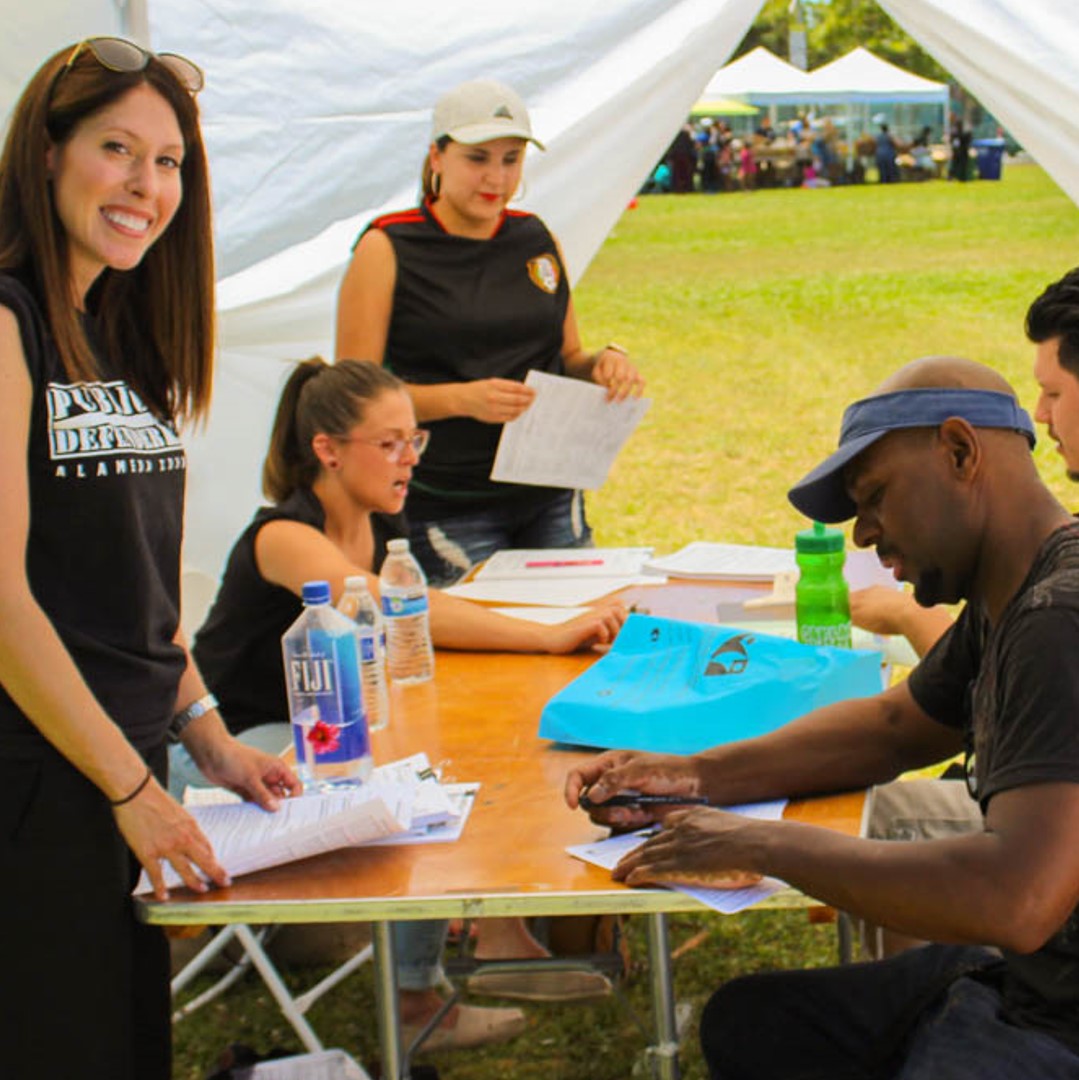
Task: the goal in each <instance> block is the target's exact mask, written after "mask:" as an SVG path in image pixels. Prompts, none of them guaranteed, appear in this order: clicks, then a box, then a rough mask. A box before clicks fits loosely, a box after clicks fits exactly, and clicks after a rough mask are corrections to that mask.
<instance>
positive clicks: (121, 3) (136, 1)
mask: <svg viewBox="0 0 1079 1080" xmlns="http://www.w3.org/2000/svg"><path fill="white" fill-rule="evenodd" d="M117 6H118V7H119V8H120V26H121V29H122V32H123V34H124V36H125V37H129V38H131V40H132V41H137V42H139V43H140V44H141V45H146V46H149V45H150V12H149V9H148V8H147V0H117Z"/></svg>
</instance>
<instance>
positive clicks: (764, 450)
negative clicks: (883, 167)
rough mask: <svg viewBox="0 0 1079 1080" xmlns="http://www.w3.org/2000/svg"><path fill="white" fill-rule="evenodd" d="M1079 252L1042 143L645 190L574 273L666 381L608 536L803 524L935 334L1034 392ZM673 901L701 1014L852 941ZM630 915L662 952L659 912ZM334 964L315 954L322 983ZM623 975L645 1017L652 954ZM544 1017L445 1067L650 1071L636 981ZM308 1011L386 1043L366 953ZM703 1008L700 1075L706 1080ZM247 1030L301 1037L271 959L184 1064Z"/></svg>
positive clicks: (474, 1071) (355, 1047) (774, 540)
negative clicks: (725, 983) (743, 188)
mask: <svg viewBox="0 0 1079 1080" xmlns="http://www.w3.org/2000/svg"><path fill="white" fill-rule="evenodd" d="M1076 264H1079V211H1077V209H1076V207H1075V206H1074V205H1073V204H1072V203H1071V202H1070V201H1069V200H1068V199H1067V198H1066V197H1065V196H1064V195H1063V194H1062V193H1061V192H1060V191H1059V190H1058V189H1057V188H1056V187H1055V186H1054V185H1053V184H1052V182H1051V181H1049V180H1048V179H1047V178H1046V176H1045V175H1044V173H1042V172H1041V170H1040V169H1038V168H1036V167H1034V166H1017V165H1012V164H1006V165H1005V169H1004V178H1003V180H1002V181H1001V182H1000V183H992V182H976V183H970V184H966V185H958V184H946V183H943V182H932V183H925V184H904V185H895V186H890V187H878V186H875V185H874V186H866V187H852V188H835V189H831V190H815V191H801V190H795V191H760V192H755V193H751V194H729V195H717V196H700V195H688V196H681V197H677V196H650V197H647V198H642V199H641V200H640V203H639V205H638V207H637V208H636V209H634V210H629V211H627V212H626V213H625V214H624V215H623V217H622V219H621V221H620V222H619V223H618V226H617V227H616V229H615V230H614V232H613V233H612V235H611V236H610V238H609V239H608V241H607V243H606V244H605V246H604V248H603V250H602V251H601V252H600V254H599V255H598V257H597V258H596V260H595V261H594V262H593V264H592V266H591V267H590V268H589V270H588V272H587V274H586V275H585V277H584V279H583V280H582V281H581V282H580V284H579V285H578V287H577V289H576V293H575V296H576V306H577V312H578V318H579V321H580V324H581V329H582V336H583V337H584V340H585V341H586V342H589V343H592V345H593V346H596V345H598V344H600V343H602V342H604V341H609V340H615V341H619V342H621V343H622V344H623V345H625V346H627V347H628V348H630V350H631V352H632V354H633V355H634V357H635V358H636V359H637V361H638V363H639V364H640V365H641V367H642V369H643V371H644V374H645V377H646V378H647V380H648V390H647V394H648V396H649V397H650V398H651V399H652V408H651V410H650V412H649V414H648V416H647V417H646V418H645V421H644V422H643V424H642V426H641V428H640V429H639V430H638V432H637V433H636V434H635V435H634V437H633V439H632V440H631V441H630V443H629V444H628V445H627V447H626V449H625V451H624V452H623V454H622V456H621V458H620V460H619V461H618V463H617V465H616V467H615V470H614V472H613V474H612V477H611V479H610V482H609V483H608V484H607V486H606V487H605V488H604V489H603V490H602V491H600V492H597V493H595V494H594V495H592V496H590V498H589V504H588V505H589V514H590V517H591V520H592V524H593V526H594V528H595V531H596V539H597V542H598V543H600V544H604V545H614V544H652V545H654V546H655V547H656V549H657V551H672V550H675V549H677V548H678V547H680V546H681V545H683V544H684V543H687V542H689V541H690V540H695V539H712V540H720V539H723V540H734V541H746V542H757V543H766V544H775V545H787V544H789V543H791V542H792V537H793V534H794V532H795V531H796V530H797V529H799V528H801V527H804V523H803V522H802V521H801V520H800V519H799V517H798V516H797V514H796V513H795V512H794V511H793V510H792V509H791V508H790V507H789V505H788V504H787V501H786V498H785V493H786V490H787V488H788V487H789V486H790V484H791V483H792V482H793V481H795V480H796V479H798V477H799V476H801V474H802V473H803V472H804V471H805V470H807V469H808V468H810V467H811V466H812V465H813V464H815V463H816V461H817V460H818V459H819V458H820V457H821V456H822V455H823V454H824V453H826V452H827V451H828V450H829V449H830V448H831V447H832V446H834V443H835V439H836V434H837V432H838V427H839V419H840V415H841V413H842V410H843V407H844V406H845V405H846V404H847V403H848V402H849V401H851V400H853V399H855V398H858V397H861V396H863V395H865V394H866V393H868V392H869V391H871V390H872V389H873V388H874V387H875V386H876V385H877V383H879V382H880V381H881V380H882V379H883V378H884V377H885V376H886V375H888V374H889V373H890V372H891V371H892V370H894V369H895V368H896V367H898V366H899V365H900V364H901V363H903V362H905V361H906V360H910V359H913V358H915V357H918V356H926V355H930V354H954V355H962V356H969V357H971V358H973V359H976V360H982V361H984V362H986V363H989V364H992V365H993V366H995V367H997V368H998V369H999V370H1000V371H1002V372H1003V373H1004V374H1005V375H1007V376H1008V378H1009V379H1011V381H1012V382H1013V384H1014V385H1015V387H1016V389H1017V390H1018V391H1019V394H1020V397H1021V398H1022V399H1023V401H1024V403H1025V404H1027V405H1028V406H1032V405H1033V401H1034V381H1033V379H1032V377H1031V375H1030V366H1031V363H1032V359H1033V349H1032V347H1031V346H1030V345H1029V344H1028V343H1027V342H1026V340H1025V338H1024V336H1023V329H1022V325H1023V316H1024V314H1025V311H1026V308H1027V306H1028V305H1029V303H1030V301H1031V300H1032V299H1033V298H1034V296H1035V295H1036V294H1037V293H1038V292H1040V290H1041V289H1042V288H1043V287H1044V286H1045V285H1046V284H1048V282H1050V281H1051V280H1054V279H1055V278H1057V277H1059V276H1060V275H1061V274H1062V273H1063V272H1064V271H1065V270H1067V269H1069V268H1071V267H1072V266H1074V265H1076ZM1037 454H1038V458H1039V463H1040V465H1041V466H1042V469H1043V473H1044V475H1046V477H1047V478H1048V479H1049V481H1050V484H1051V486H1052V487H1053V489H1054V490H1055V491H1056V492H1057V493H1058V495H1060V497H1061V498H1062V499H1063V500H1064V501H1065V503H1066V504H1068V505H1072V506H1076V505H1079V492H1076V491H1075V489H1074V488H1071V487H1070V486H1069V485H1068V484H1067V481H1066V480H1065V478H1064V473H1063V470H1062V468H1061V465H1060V462H1059V459H1058V458H1057V456H1056V455H1055V454H1054V453H1053V452H1052V448H1051V447H1048V446H1046V445H1042V446H1039V448H1038V451H1037ZM671 922H672V939H673V944H674V946H675V947H676V948H677V947H678V946H679V945H681V944H683V943H685V942H687V941H688V940H690V939H694V938H695V937H697V936H698V935H700V934H702V933H706V934H707V936H706V937H705V938H704V939H703V940H702V941H700V943H699V944H698V945H697V946H696V947H694V948H692V949H690V950H689V951H687V952H685V953H684V955H682V956H680V957H679V958H678V959H677V960H676V961H675V980H676V990H677V996H678V998H679V1000H682V1001H687V1002H689V1003H690V1004H691V1005H692V1006H693V1007H694V1016H696V1014H697V1013H699V1008H700V1006H701V1005H702V1004H703V1003H704V1001H705V1000H706V999H707V997H708V994H709V993H710V992H711V990H712V989H713V988H714V987H715V986H716V985H718V984H719V983H720V982H721V981H722V980H723V979H725V978H728V977H730V976H731V975H734V974H737V973H739V972H747V971H754V970H761V969H765V968H777V967H792V966H804V965H814V964H822V963H827V962H829V961H830V960H831V959H832V958H833V957H834V955H835V944H834V940H835V939H834V931H833V929H832V928H831V927H821V926H810V925H809V923H808V921H807V919H806V916H805V913H804V912H759V913H753V914H749V915H745V916H740V917H737V918H724V917H721V916H696V917H687V916H679V917H677V918H673V919H672V920H671ZM631 932H632V935H633V954H634V958H635V960H637V961H638V962H643V961H644V958H645V954H646V950H645V945H644V941H643V937H642V936H641V928H640V927H639V925H636V924H631ZM319 974H321V973H320V972H317V971H314V972H302V973H299V972H297V973H295V977H296V978H297V979H298V980H299V981H300V982H301V983H302V985H304V986H307V985H310V984H311V983H312V982H313V981H314V980H315V979H316V978H317V977H318V976H319ZM290 977H293V976H290ZM200 985H201V984H200ZM627 991H628V994H629V996H630V999H631V1001H632V1002H633V1004H634V1007H635V1008H636V1010H637V1011H638V1012H639V1014H640V1015H641V1016H644V1017H647V1016H648V1015H649V1011H648V1010H649V1005H648V986H647V979H646V978H645V977H644V975H643V974H642V973H641V972H640V971H638V972H637V973H636V974H634V975H633V976H631V978H630V979H629V980H628V983H627ZM528 1016H529V1028H528V1031H527V1032H526V1033H525V1034H524V1035H523V1036H522V1037H521V1038H519V1039H518V1040H516V1041H515V1042H513V1043H511V1044H509V1046H507V1047H502V1048H494V1049H491V1050H488V1051H479V1052H475V1053H471V1054H468V1053H466V1054H453V1055H445V1056H441V1057H439V1058H437V1059H433V1060H436V1061H437V1064H438V1067H439V1070H440V1073H441V1076H442V1077H443V1080H494V1078H495V1077H504V1076H513V1077H514V1078H515V1080H533V1078H535V1080H540V1078H541V1077H542V1078H544V1080H550V1078H562V1080H629V1078H630V1077H631V1076H633V1075H648V1074H647V1073H643V1072H640V1073H634V1063H635V1062H638V1059H639V1056H640V1053H641V1051H642V1048H643V1046H644V1045H645V1042H644V1039H643V1038H642V1036H641V1035H640V1033H639V1032H638V1030H637V1028H636V1027H635V1026H634V1023H633V1021H632V1019H631V1018H630V1015H629V1013H627V1012H626V1011H625V1010H624V1009H623V1008H622V1007H621V1006H620V1005H619V1003H618V1002H617V1001H611V1002H604V1003H600V1004H598V1005H596V1004H590V1005H576V1006H534V1007H531V1008H529V1010H528ZM310 1017H311V1021H312V1023H313V1024H314V1026H315V1029H316V1030H317V1031H318V1032H319V1033H320V1035H321V1036H322V1037H323V1038H324V1040H325V1041H326V1044H327V1045H330V1046H335V1045H336V1046H341V1047H343V1048H345V1049H346V1050H349V1051H350V1052H352V1053H354V1054H356V1055H357V1056H358V1057H360V1058H362V1059H364V1060H366V1061H368V1062H369V1061H370V1060H371V1059H372V1058H373V1057H375V1056H377V1047H376V1044H375V1040H374V1037H373V1030H374V1019H373V992H372V987H371V973H370V969H369V968H367V969H361V970H360V971H359V972H357V973H356V974H355V975H353V976H351V978H350V979H349V980H348V981H347V982H346V983H344V984H342V985H341V986H340V987H339V988H337V989H336V990H335V991H333V992H332V993H331V994H330V995H329V996H328V997H327V998H325V999H323V1000H322V1001H321V1002H319V1003H318V1004H317V1005H316V1006H315V1008H314V1009H313V1010H312V1012H311V1014H310ZM694 1022H695V1021H694ZM693 1030H694V1029H693V1027H692V1025H691V1028H690V1033H689V1036H688V1038H687V1042H686V1049H685V1053H684V1055H683V1057H682V1062H683V1075H684V1077H685V1080H703V1078H704V1075H705V1074H704V1069H703V1065H702V1063H701V1059H700V1055H699V1052H698V1051H697V1047H696V1038H695V1035H694V1034H693ZM230 1041H241V1042H246V1043H249V1044H251V1045H253V1046H255V1047H256V1048H258V1049H261V1050H263V1051H265V1050H268V1049H269V1048H270V1047H272V1046H274V1045H282V1046H289V1047H294V1048H295V1049H296V1050H297V1051H298V1050H299V1044H298V1042H297V1040H296V1038H295V1036H294V1035H293V1033H292V1030H291V1028H290V1027H289V1026H288V1024H287V1023H286V1022H285V1021H284V1020H283V1019H282V1018H281V1017H280V1014H279V1013H278V1011H277V1009H276V1007H275V1006H274V1004H273V1002H272V1001H271V1000H270V998H269V996H268V995H267V994H266V992H265V991H264V990H263V989H262V984H261V982H260V981H259V980H258V979H257V978H249V979H248V980H247V981H246V982H245V983H243V984H241V985H239V986H237V987H235V988H233V989H232V990H231V991H230V992H229V993H228V994H227V995H226V997H225V998H224V999H223V1000H222V1001H220V1002H218V1003H215V1004H214V1005H212V1006H210V1007H208V1008H206V1009H203V1010H202V1011H201V1012H199V1013H197V1014H196V1015H195V1016H194V1017H192V1018H190V1019H188V1020H185V1021H184V1022H182V1023H181V1024H179V1025H178V1027H177V1030H176V1051H177V1066H176V1070H175V1075H176V1077H177V1078H178V1080H196V1078H200V1077H202V1076H204V1075H205V1074H206V1072H207V1071H209V1069H210V1066H211V1065H212V1063H213V1061H214V1059H215V1058H216V1055H217V1054H218V1053H219V1052H220V1050H221V1049H223V1047H224V1046H225V1045H226V1044H227V1043H228V1042H230ZM420 1060H421V1061H422V1060H424V1059H423V1058H422V1057H421V1058H420Z"/></svg>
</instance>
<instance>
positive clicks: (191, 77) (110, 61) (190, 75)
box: [57, 37, 206, 94]
mask: <svg viewBox="0 0 1079 1080" xmlns="http://www.w3.org/2000/svg"><path fill="white" fill-rule="evenodd" d="M83 49H89V50H90V52H92V53H93V54H94V59H95V60H96V61H97V62H98V63H99V64H100V65H101V66H102V67H104V68H108V69H109V71H124V72H131V71H142V70H144V69H145V67H146V65H147V64H149V63H150V61H151V60H159V61H160V62H161V63H162V64H164V65H165V67H167V68H168V69H169V71H171V72H172V73H173V75H175V76H176V78H177V79H179V80H180V84H181V85H182V86H183V87H184V89H185V90H187V91H188V93H190V94H197V93H198V92H199V91H200V90H201V89H202V88H203V86H204V85H205V83H206V79H205V77H204V76H203V74H202V68H200V67H199V66H198V65H197V64H195V63H192V61H190V60H188V59H187V57H185V56H180V55H179V54H178V53H167V52H166V53H155V52H150V50H149V49H144V48H143V47H142V46H141V45H136V44H135V42H133V41H128V40H127V39H126V38H118V37H92V38H84V39H83V40H82V41H80V42H79V43H78V45H76V46H75V48H74V49H72V51H71V55H70V56H69V57H68V59H67V63H66V64H65V65H64V67H63V70H62V71H61V72H60V74H59V76H58V77H57V82H59V80H60V79H61V78H63V76H64V75H65V74H67V72H68V71H70V70H71V68H72V65H73V64H74V63H75V61H76V60H77V59H78V58H79V56H80V55H81V53H82V51H83Z"/></svg>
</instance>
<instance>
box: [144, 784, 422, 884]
mask: <svg viewBox="0 0 1079 1080" xmlns="http://www.w3.org/2000/svg"><path fill="white" fill-rule="evenodd" d="M402 794H403V789H401V788H400V787H397V786H395V785H384V784H380V783H378V782H376V781H374V780H370V781H368V782H367V783H366V784H364V785H363V786H362V787H358V788H349V789H346V790H341V791H330V792H320V793H318V794H313V795H301V796H300V797H299V798H296V799H284V800H282V802H281V807H280V809H279V810H277V811H275V812H273V813H271V812H269V811H266V810H263V809H262V808H261V807H259V806H256V805H255V804H254V803H241V804H240V805H238V806H237V805H235V804H230V803H221V804H217V805H211V806H193V807H191V808H190V813H191V815H192V816H193V817H194V818H195V820H196V821H197V822H198V824H199V827H200V828H201V829H202V831H203V832H204V833H205V834H206V837H207V839H208V840H209V841H210V843H211V845H212V846H213V849H214V854H215V855H216V856H217V861H218V862H219V863H220V864H221V865H222V866H223V867H224V868H225V870H226V871H227V872H228V873H229V875H230V876H231V877H239V876H240V875H242V874H250V873H252V872H254V871H255V870H265V869H266V868H267V867H270V866H280V865H281V864H282V863H288V862H295V861H296V860H298V859H306V858H308V857H309V856H311V855H320V854H322V853H323V852H326V851H334V850H336V849H337V848H343V847H356V846H359V845H361V844H368V843H370V842H371V841H373V840H377V839H379V838H381V837H383V836H390V835H392V834H394V833H402V832H405V831H407V829H408V828H409V823H410V821H411V818H412V807H411V804H410V803H409V802H408V800H407V796H406V797H405V799H404V801H402ZM163 869H164V873H165V884H166V885H167V886H168V887H169V888H173V887H177V886H180V885H182V884H183V881H182V879H181V878H180V875H179V874H177V873H176V871H175V870H174V869H173V868H172V866H171V864H169V863H167V862H166V863H164V864H163ZM150 887H151V886H150V879H149V877H148V876H147V874H146V872H145V871H143V873H142V876H141V877H140V878H139V882H138V885H137V886H136V887H135V892H136V893H141V892H149V891H150Z"/></svg>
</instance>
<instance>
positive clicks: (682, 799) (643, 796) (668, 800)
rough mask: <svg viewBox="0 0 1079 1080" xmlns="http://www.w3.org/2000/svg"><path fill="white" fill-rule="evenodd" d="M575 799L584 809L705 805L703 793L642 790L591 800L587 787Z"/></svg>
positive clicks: (706, 802) (706, 800)
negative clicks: (680, 793) (653, 792)
mask: <svg viewBox="0 0 1079 1080" xmlns="http://www.w3.org/2000/svg"><path fill="white" fill-rule="evenodd" d="M577 801H578V802H579V803H580V805H581V807H582V808H583V809H585V810H601V809H603V808H604V807H608V806H629V807H644V806H707V805H708V799H707V798H706V797H705V796H704V795H652V794H649V793H647V792H643V791H621V792H619V793H618V794H617V795H612V796H611V797H610V798H609V799H605V800H604V801H603V802H593V801H592V800H591V799H590V798H589V797H588V792H587V789H586V790H585V791H582V792H581V794H580V795H579V796H578V798H577Z"/></svg>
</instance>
